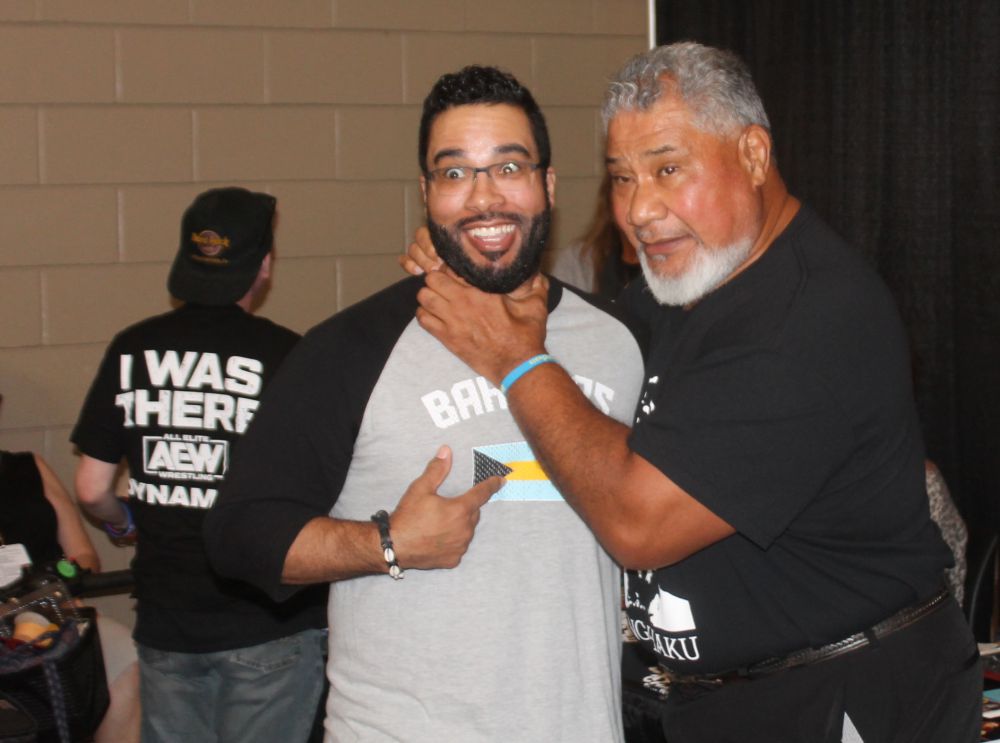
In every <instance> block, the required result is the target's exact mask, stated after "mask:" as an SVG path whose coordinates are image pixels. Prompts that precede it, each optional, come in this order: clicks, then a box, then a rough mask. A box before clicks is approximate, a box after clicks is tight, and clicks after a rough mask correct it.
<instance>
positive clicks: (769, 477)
mask: <svg viewBox="0 0 1000 743" xmlns="http://www.w3.org/2000/svg"><path fill="white" fill-rule="evenodd" d="M626 304H627V305H628V306H629V307H630V309H631V310H632V311H633V312H635V313H637V314H638V315H639V316H641V317H643V318H644V319H645V320H646V321H647V322H648V323H649V325H650V327H651V329H652V344H651V349H650V360H649V363H648V365H647V381H646V385H645V388H644V391H643V395H642V399H641V400H640V403H639V407H638V411H637V415H636V423H635V428H634V430H633V433H632V435H631V438H630V446H631V448H632V449H633V451H635V452H636V453H638V454H640V455H641V456H643V457H644V458H645V459H647V460H648V461H650V462H651V463H652V464H653V465H655V466H656V467H657V468H659V469H660V470H661V471H662V472H663V473H664V474H665V475H667V476H668V477H669V478H670V479H671V480H673V481H674V482H675V483H676V484H677V485H678V486H680V487H681V488H683V489H684V490H685V491H686V492H687V493H689V494H690V495H691V496H693V497H694V498H696V499H697V500H698V501H700V502H701V503H703V504H704V505H705V506H707V507H708V508H709V509H711V510H712V511H713V512H714V513H715V514H717V515H718V516H720V517H721V518H723V519H724V520H726V521H727V522H728V523H729V524H730V525H732V526H733V527H734V528H735V529H736V532H737V533H736V534H734V535H733V536H731V537H729V538H726V539H724V540H722V541H720V542H718V543H716V544H714V545H711V546H710V547H708V548H706V549H704V550H701V551H700V552H697V553H695V554H694V555H691V556H690V557H688V558H687V559H685V560H682V561H681V562H679V563H677V564H675V565H672V566H669V567H666V568H662V569H660V570H656V571H653V572H636V571H627V573H626V607H627V610H628V614H629V621H630V625H631V627H632V630H633V632H635V634H636V636H637V637H638V638H639V639H640V640H641V641H643V642H644V643H645V644H646V645H647V646H648V647H650V648H651V649H652V650H653V651H654V652H655V653H656V654H657V656H658V658H659V660H660V661H661V663H663V665H665V666H667V667H669V668H671V669H673V670H675V671H677V672H679V673H703V672H712V671H722V670H727V669H730V668H733V667H737V666H739V665H742V664H746V663H751V662H754V661H758V660H762V659H764V658H767V657H771V656H775V655H781V654H784V653H787V652H790V651H792V650H796V649H799V648H803V647H807V646H816V645H821V644H824V643H827V642H831V641H834V640H837V639H840V638H841V637H843V636H846V635H848V634H850V633H853V632H856V631H859V630H862V629H864V628H866V627H868V626H870V625H872V624H874V623H876V622H878V621H879V620H881V619H883V618H885V617H886V616H888V615H890V614H892V613H893V612H894V611H896V610H898V609H900V608H902V607H903V606H906V605H908V604H910V603H913V602H914V601H916V600H918V599H921V598H923V597H926V596H929V595H930V594H932V593H933V592H934V591H935V590H936V589H937V588H939V587H940V584H941V571H942V570H943V568H944V567H945V566H946V565H947V564H948V563H949V559H950V558H949V554H948V550H947V547H946V546H945V545H944V542H943V541H942V540H941V538H940V535H939V533H938V532H937V530H936V529H935V528H934V526H933V524H932V522H931V520H930V517H929V511H928V504H927V496H926V493H925V489H924V474H923V473H924V468H923V458H924V457H923V445H922V441H921V435H920V430H919V424H918V421H917V415H916V411H915V407H914V404H913V400H912V391H911V388H910V371H909V366H908V365H909V354H908V351H907V345H906V341H905V336H904V331H903V329H902V326H901V323H900V320H899V318H898V315H897V312H896V309H895V307H894V304H893V301H892V299H891V297H890V295H889V292H888V290H887V289H886V288H885V286H884V285H883V284H882V282H881V281H880V280H879V279H878V277H877V276H876V274H875V273H874V271H872V270H871V268H870V267H869V266H868V265H867V264H866V263H865V262H864V260H863V259H862V257H861V256H860V255H858V254H857V253H855V252H854V251H853V250H851V249H850V248H849V247H848V246H846V245H845V244H844V243H843V241H842V240H841V239H840V238H838V237H837V236H836V235H835V234H833V233H832V232H831V231H830V230H829V228H828V227H827V226H826V225H825V224H824V223H823V222H822V221H821V220H820V219H819V218H818V217H817V216H816V215H815V213H813V212H812V211H811V210H809V209H808V208H806V207H803V208H802V209H801V210H800V212H799V214H798V215H797V216H796V217H795V219H794V220H793V221H792V223H791V224H790V225H789V226H788V228H787V229H786V230H785V232H784V233H783V234H782V235H781V236H780V237H779V238H778V239H777V240H776V241H775V242H774V244H773V245H772V246H771V247H770V249H769V250H767V251H766V252H765V253H764V255H763V256H762V257H761V258H760V259H759V260H758V261H757V262H755V263H754V264H752V265H751V266H750V267H749V268H748V269H747V270H746V271H744V272H743V273H742V274H740V275H739V276H737V277H736V278H734V279H733V280H732V281H731V282H729V283H727V284H725V285H723V286H722V287H721V288H719V289H718V290H716V291H715V292H713V293H711V294H710V295H708V296H707V297H705V298H704V299H702V300H701V301H699V302H698V303H697V304H696V305H695V306H694V307H693V308H691V309H690V310H684V309H680V308H665V307H662V306H660V305H658V304H657V303H656V302H655V301H654V300H653V298H652V296H651V295H650V294H649V292H648V291H646V290H645V282H644V281H640V282H638V285H636V286H633V287H631V289H630V290H629V291H628V292H627V293H626ZM669 528H670V525H669V524H665V525H664V529H665V530H668V529H669Z"/></svg>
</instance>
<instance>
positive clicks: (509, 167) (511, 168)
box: [496, 160, 521, 178]
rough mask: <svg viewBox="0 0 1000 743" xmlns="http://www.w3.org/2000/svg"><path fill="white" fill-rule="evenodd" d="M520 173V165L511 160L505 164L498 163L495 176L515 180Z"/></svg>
mask: <svg viewBox="0 0 1000 743" xmlns="http://www.w3.org/2000/svg"><path fill="white" fill-rule="evenodd" d="M520 173H521V163H519V162H517V161H515V160H511V161H510V162H506V163H498V164H497V166H496V174H497V175H498V176H500V177H501V178H516V177H517V176H518V175H520Z"/></svg>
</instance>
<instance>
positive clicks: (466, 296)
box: [417, 271, 549, 385]
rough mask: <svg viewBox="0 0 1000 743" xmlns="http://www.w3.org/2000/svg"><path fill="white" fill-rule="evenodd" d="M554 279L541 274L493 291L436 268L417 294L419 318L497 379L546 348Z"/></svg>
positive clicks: (446, 343) (473, 364)
mask: <svg viewBox="0 0 1000 743" xmlns="http://www.w3.org/2000/svg"><path fill="white" fill-rule="evenodd" d="M548 291H549V282H548V281H547V280H546V279H545V277H544V276H542V275H541V274H538V275H536V276H535V277H534V278H533V279H532V280H531V282H530V284H527V285H525V286H523V287H521V288H519V289H518V290H516V291H515V292H513V293H511V294H488V293H486V292H484V291H481V290H480V289H477V288H475V287H473V286H469V285H468V284H466V283H465V282H463V281H461V279H457V278H456V277H454V276H452V275H450V272H449V271H434V272H432V273H429V274H428V275H427V282H426V285H425V286H424V288H423V289H421V290H420V292H419V293H418V294H417V301H418V302H419V303H420V307H418V308H417V321H418V322H419V323H420V325H421V327H423V328H424V330H426V331H427V332H429V333H430V334H431V335H433V336H434V337H435V338H437V339H438V340H439V341H441V343H443V344H444V346H445V347H446V348H447V349H448V350H449V351H451V352H452V353H453V354H455V355H456V356H458V357H459V358H460V359H462V361H464V362H465V363H466V364H468V365H469V366H471V367H472V368H473V369H475V370H476V371H477V372H479V373H480V374H482V375H483V376H484V377H486V378H487V379H489V380H490V381H491V382H493V383H494V384H496V385H499V384H500V381H501V380H502V379H503V378H504V376H505V375H506V374H507V373H508V372H510V371H511V369H513V368H514V367H516V366H517V365H518V364H520V363H522V362H524V361H527V360H528V359H530V358H531V357H532V356H536V355H537V354H540V353H545V322H546V320H547V319H548V306H547V300H548Z"/></svg>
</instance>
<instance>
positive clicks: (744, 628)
mask: <svg viewBox="0 0 1000 743" xmlns="http://www.w3.org/2000/svg"><path fill="white" fill-rule="evenodd" d="M604 115H605V121H606V122H607V135H608V137H607V168H608V173H609V175H610V177H611V180H612V184H613V185H612V195H611V199H612V208H613V212H614V215H615V219H616V221H617V223H618V225H619V227H621V229H622V230H623V231H624V232H625V233H626V235H627V236H628V238H629V240H630V241H631V243H632V244H633V245H634V246H635V248H636V250H637V251H638V254H639V257H640V260H641V262H642V268H643V276H644V280H643V281H639V282H637V283H636V284H634V285H633V286H631V287H629V289H628V290H627V291H626V294H625V295H624V300H623V301H624V303H625V304H626V306H627V307H628V308H629V309H630V310H631V312H632V313H633V314H635V315H636V316H637V317H639V318H641V319H642V320H644V321H645V323H646V324H647V325H648V327H649V328H650V331H651V335H652V343H651V348H650V352H649V356H648V359H647V362H646V374H645V379H646V382H645V386H644V390H643V394H642V399H641V400H640V403H639V406H638V409H637V412H636V416H635V422H634V427H633V428H632V429H629V428H628V427H627V426H624V425H622V424H620V423H617V422H615V421H613V420H611V419H609V418H607V417H606V416H604V415H602V414H601V413H600V412H599V411H598V410H596V409H595V408H594V407H593V406H592V405H591V404H590V403H589V402H588V401H587V400H586V399H585V398H584V397H583V395H581V393H580V391H579V389H577V387H576V385H575V384H574V383H573V380H572V378H571V376H570V375H569V374H568V373H567V372H566V371H564V370H563V369H562V368H560V366H559V365H557V364H553V363H548V364H543V365H539V366H537V367H535V368H533V369H532V370H531V371H529V372H526V373H524V374H522V375H521V376H520V377H519V378H518V380H517V383H516V384H513V385H510V386H509V388H508V390H507V402H508V405H509V406H510V410H511V412H512V413H513V415H514V417H515V419H516V420H517V422H518V424H519V426H520V428H521V430H522V431H523V432H524V433H525V435H526V437H527V439H528V441H529V443H530V444H531V446H532V449H533V451H534V452H535V453H536V454H537V456H538V459H539V461H540V462H541V463H542V465H543V466H544V468H545V471H546V472H548V473H549V475H550V476H551V478H552V479H553V480H554V481H555V482H556V483H557V485H558V486H559V488H560V490H561V491H562V493H563V494H564V495H565V497H566V499H567V501H569V502H570V503H571V504H572V505H573V507H574V508H576V509H577V511H578V512H579V513H580V515H581V516H582V517H583V518H584V520H585V521H586V522H587V523H588V524H589V525H590V526H591V528H592V529H593V530H594V532H595V534H597V536H598V538H599V540H600V541H601V542H602V544H603V545H604V546H605V548H606V549H607V550H608V551H609V553H610V554H611V555H612V556H614V557H615V558H616V559H617V560H618V562H619V563H621V564H622V565H623V566H624V567H625V568H627V571H626V577H625V583H626V585H625V589H626V590H625V593H626V599H625V600H626V609H627V613H628V623H629V626H630V627H631V629H632V631H633V632H634V634H635V635H636V636H637V637H638V638H639V640H640V641H641V642H643V643H644V645H645V646H646V647H648V648H649V649H650V650H651V651H652V652H653V653H655V655H656V656H657V658H658V660H659V662H660V664H661V665H662V666H663V668H664V669H665V670H666V671H667V673H668V674H669V676H670V677H671V679H672V683H671V691H670V694H669V697H668V699H667V703H666V709H665V713H664V728H665V730H666V732H667V735H668V737H669V740H670V741H671V743H690V742H693V741H706V742H708V741H711V743H719V741H735V740H739V741H767V742H768V743H775V741H789V742H791V741H797V742H801V741H810V743H812V742H813V741H824V742H825V741H854V742H856V741H863V742H864V743H882V742H887V741H899V742H900V743H902V741H906V742H907V743H913V742H914V741H928V742H930V741H943V740H948V741H959V740H962V741H972V740H976V739H977V738H978V730H979V726H978V721H979V703H980V702H979V699H980V697H979V690H980V688H981V674H980V667H979V662H978V652H977V648H976V644H975V642H974V640H973V637H972V635H971V633H970V632H969V629H968V627H967V625H966V623H965V620H964V617H963V615H962V613H961V610H960V608H959V607H958V605H957V604H956V603H955V601H954V599H952V598H951V597H950V596H949V595H948V593H947V591H946V590H945V589H944V587H943V586H942V585H941V576H942V569H943V568H944V567H945V566H946V565H947V564H948V562H949V560H950V557H949V553H948V549H947V547H945V545H944V543H943V542H942V540H941V537H940V534H939V533H938V531H937V530H936V529H935V527H934V525H933V524H932V522H931V519H930V516H929V513H928V506H927V496H926V494H925V492H924V473H923V459H924V455H923V443H922V441H921V434H920V427H919V422H918V420H917V414H916V411H915V408H914V404H913V400H912V392H911V389H910V374H909V356H908V352H907V344H906V339H905V332H904V330H903V327H902V324H901V322H900V319H899V317H898V314H897V311H896V309H895V307H894V304H893V300H892V298H891V296H890V294H889V292H888V290H887V289H886V287H885V286H884V285H883V283H882V282H881V280H880V279H879V278H878V277H877V276H876V274H875V273H874V272H873V271H872V270H871V268H870V267H869V266H868V265H867V263H866V262H865V260H864V258H863V257H862V256H861V255H860V254H858V253H857V252H856V251H855V250H853V249H852V248H851V247H850V246H848V245H847V244H845V243H844V241H843V240H842V239H841V238H840V237H838V236H837V235H836V234H834V232H833V231H832V230H831V229H830V228H829V227H828V226H827V225H826V224H824V222H823V221H822V220H821V219H820V217H819V216H818V215H817V214H816V213H815V212H814V211H812V210H811V209H809V208H808V207H807V206H805V205H802V204H801V203H800V202H799V201H798V200H797V199H796V198H795V197H793V196H792V195H791V194H789V192H788V191H787V189H786V187H785V184H784V183H783V181H782V179H781V177H780V175H779V173H778V170H777V168H776V165H775V162H774V156H773V151H772V138H771V131H770V127H769V124H768V120H767V116H766V114H765V112H764V108H763V106H762V104H761V101H760V98H759V96H758V94H757V91H756V89H755V87H754V84H753V81H752V79H751V77H750V74H749V72H748V71H747V69H746V67H745V66H744V65H743V63H742V62H741V61H740V60H739V59H738V58H737V57H735V56H734V55H732V54H730V53H728V52H724V51H721V50H717V49H712V48H709V47H705V46H701V45H699V44H694V43H682V44H674V45H671V46H666V47H661V48H658V49H654V50H652V51H650V52H647V53H645V54H641V55H639V56H637V57H635V58H634V59H632V60H630V61H629V62H628V63H627V64H626V65H625V67H624V68H623V69H622V70H621V72H620V73H619V74H618V75H617V76H616V78H615V79H614V81H613V82H612V83H611V85H610V89H609V93H608V97H607V101H606V104H605V108H604ZM545 296H546V284H545V281H544V280H542V279H538V280H536V281H535V282H534V286H533V292H532V294H531V295H530V296H528V297H520V298H518V299H514V298H511V297H497V296H491V295H487V294H484V293H482V292H478V291H477V290H475V289H473V288H471V287H469V286H466V285H464V284H463V283H462V282H461V281H459V280H457V279H455V278H454V277H453V276H451V275H449V274H448V273H447V272H446V271H432V272H430V273H429V274H428V277H427V287H426V288H425V289H424V290H423V291H422V292H421V294H420V296H419V300H420V303H421V305H422V308H421V310H419V312H418V318H419V319H420V322H421V324H422V325H423V327H425V328H426V329H427V330H429V331H430V332H431V333H433V334H434V335H435V336H436V337H438V338H439V339H440V340H441V341H442V342H444V343H445V345H447V346H448V347H449V348H450V349H451V350H452V351H453V352H454V353H456V354H457V355H458V356H460V357H461V358H462V359H463V360H464V361H465V362H466V363H468V364H469V365H470V366H472V367H473V368H474V369H476V370H477V371H478V372H480V373H481V374H483V375H484V376H486V377H487V378H488V379H490V380H492V381H494V382H496V381H499V380H501V379H503V378H504V376H505V375H507V374H508V373H509V372H510V370H511V369H515V368H517V367H518V365H519V364H521V363H522V362H523V361H524V360H525V359H531V358H534V357H536V356H537V355H538V354H543V353H545V352H546V346H545V335H544V328H545V321H544V320H545Z"/></svg>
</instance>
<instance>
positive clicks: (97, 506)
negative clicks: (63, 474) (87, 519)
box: [75, 455, 128, 527]
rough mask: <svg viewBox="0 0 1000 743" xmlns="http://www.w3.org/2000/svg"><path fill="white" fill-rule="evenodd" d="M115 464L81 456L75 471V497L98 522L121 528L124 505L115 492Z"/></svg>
mask: <svg viewBox="0 0 1000 743" xmlns="http://www.w3.org/2000/svg"><path fill="white" fill-rule="evenodd" d="M117 471H118V465H116V464H112V463H110V462H103V461H101V460H99V459H94V458H93V457H88V456H86V455H82V456H81V457H80V463H79V464H78V466H77V470H76V478H75V483H76V497H77V501H78V502H79V504H80V506H81V507H82V508H83V509H84V510H85V511H86V512H87V513H89V514H90V515H91V516H93V517H94V518H95V519H97V520H98V521H103V522H106V523H108V524H111V525H112V526H114V527H124V526H125V524H126V523H127V521H128V516H127V515H126V512H125V506H124V505H123V504H122V502H121V500H120V499H119V498H118V496H116V495H115V491H114V485H115V475H116V474H117Z"/></svg>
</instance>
